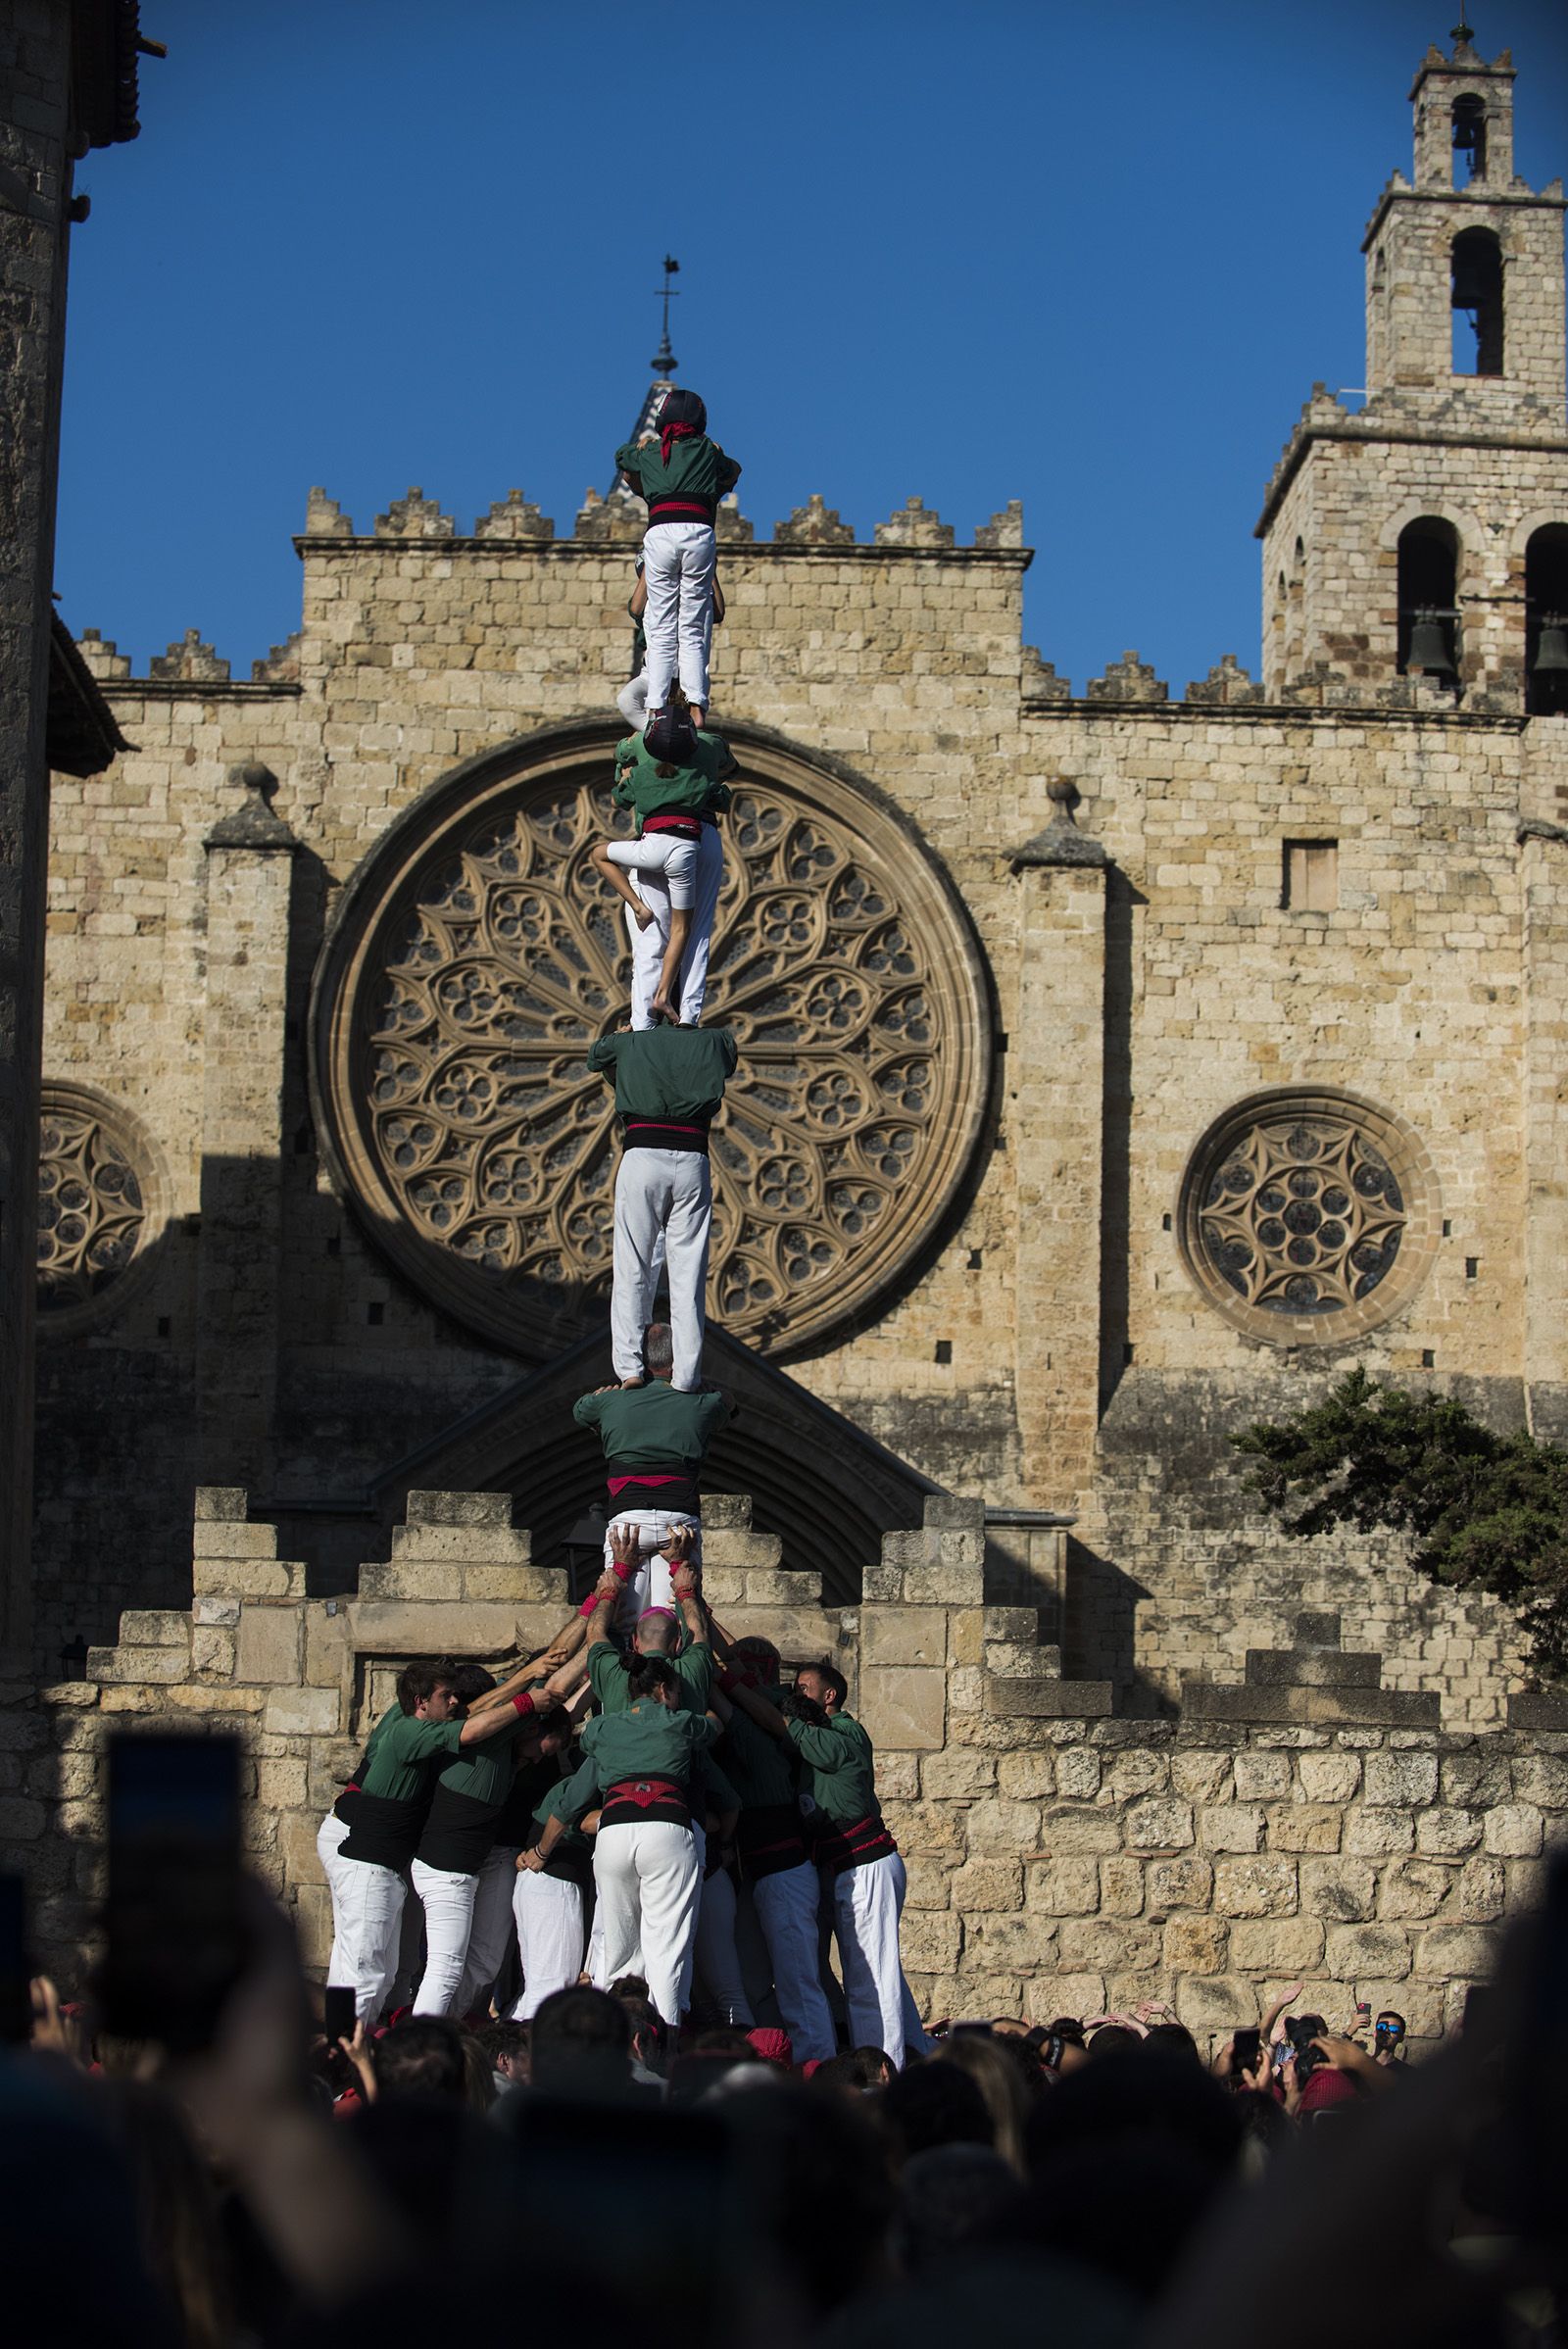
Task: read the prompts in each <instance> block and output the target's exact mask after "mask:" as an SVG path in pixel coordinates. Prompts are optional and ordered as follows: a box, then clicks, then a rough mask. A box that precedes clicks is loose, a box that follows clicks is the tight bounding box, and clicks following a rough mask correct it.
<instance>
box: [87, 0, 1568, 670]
mask: <svg viewBox="0 0 1568 2349" xmlns="http://www.w3.org/2000/svg"><path fill="white" fill-rule="evenodd" d="M1454 21H1455V10H1454V6H1453V0H1421V4H1419V5H1418V4H1416V0H1358V4H1357V0H1317V4H1316V5H1315V6H1305V5H1291V6H1287V5H1285V0H1180V4H1179V5H1178V4H1175V0H1161V4H1160V5H1157V6H1156V5H1154V0H1099V5H1098V6H1095V7H1075V8H1068V7H1065V6H1044V5H1024V4H1023V0H966V4H965V5H964V6H962V7H955V6H953V5H952V4H951V0H945V4H944V5H941V6H938V5H935V0H903V4H902V5H892V4H891V0H838V4H837V5H832V6H829V5H823V4H822V0H799V4H798V5H796V6H794V7H791V8H789V9H787V10H784V9H770V10H762V9H757V8H751V9H748V8H742V9H737V8H735V7H734V6H733V5H728V6H722V7H720V6H712V5H709V4H708V0H683V5H682V6H681V7H680V8H679V9H678V10H676V11H673V12H670V13H669V14H667V15H666V16H663V17H662V16H661V15H660V12H658V11H657V10H655V9H650V8H649V7H647V6H646V5H639V6H635V7H634V6H629V5H621V0H574V4H573V5H571V6H569V7H565V8H563V7H561V6H559V5H551V6H548V7H547V6H540V5H536V0H449V5H448V6H447V8H446V9H445V10H444V11H443V10H434V9H431V8H430V7H429V6H428V5H427V0H420V4H419V5H414V4H413V0H267V5H265V6H263V5H261V0H249V4H248V5H247V4H245V0H221V4H220V5H217V6H214V5H213V4H212V0H144V4H143V8H142V22H143V26H144V29H145V30H146V31H147V32H148V33H149V34H151V35H153V36H154V37H155V38H159V39H162V40H165V41H167V42H168V44H169V49H170V55H169V58H168V61H167V62H166V63H163V64H159V63H156V62H153V61H146V62H144V64H143V67H142V73H141V88H142V103H141V119H142V125H143V128H142V135H141V138H140V139H139V140H138V141H137V142H136V143H135V144H133V145H131V146H128V147H119V148H113V149H110V150H109V151H107V152H105V153H102V154H94V155H92V156H90V157H89V158H88V159H87V161H86V162H85V163H84V164H83V166H82V167H81V169H80V172H79V175H78V182H77V184H78V186H79V187H80V188H81V189H83V190H84V191H86V192H87V193H89V194H90V195H91V197H92V199H93V210H92V217H91V219H90V220H89V221H88V222H87V223H86V225H85V226H84V227H82V228H81V229H79V230H78V231H77V232H76V235H75V238H74V241H73V255H72V286H71V323H70V344H69V352H68V372H67V391H66V408H65V423H64V433H63V447H62V465H61V492H60V528H59V542H58V556H57V565H56V583H57V586H58V588H59V590H60V594H61V599H62V610H63V611H64V612H65V614H66V616H67V618H68V620H69V621H70V623H71V625H72V627H73V629H75V630H76V631H77V632H78V633H79V632H80V630H81V629H82V628H83V627H84V626H87V625H92V626H96V627H98V628H99V629H101V630H102V632H103V633H104V634H105V635H106V636H111V637H114V638H116V639H117V640H118V642H119V645H120V648H121V650H122V652H129V653H130V654H132V655H133V657H134V659H135V662H136V666H137V668H138V669H141V668H142V667H143V666H144V665H145V662H146V660H147V657H148V655H149V654H150V653H154V652H160V651H162V650H163V648H164V647H165V645H166V644H168V643H169V642H170V641H171V640H172V638H174V637H176V636H178V635H180V634H181V633H182V632H183V631H184V629H185V628H187V627H189V626H195V627H197V628H199V629H200V630H201V632H202V634H203V635H204V636H206V637H208V638H209V639H211V640H212V641H213V642H214V643H215V645H216V647H217V649H218V651H219V652H220V653H221V654H222V655H224V656H225V657H226V658H227V659H229V660H230V661H232V662H233V664H234V673H235V675H236V676H240V677H244V676H248V675H249V673H250V666H249V664H250V662H251V661H252V660H253V659H256V658H258V657H259V656H261V655H264V654H265V653H266V651H267V649H268V647H269V646H270V644H273V643H276V642H278V641H279V640H280V639H281V638H283V637H284V636H286V635H287V634H288V632H289V631H290V629H292V628H293V627H294V626H296V625H297V622H298V612H299V566H298V563H297V560H296V558H295V555H294V552H293V548H292V546H291V545H290V538H291V535H292V533H293V532H295V531H296V530H298V529H300V528H301V527H302V526H303V517H304V512H305V494H306V491H307V489H308V487H309V486H310V485H311V484H312V483H313V482H320V483H321V484H323V485H324V487H325V488H326V489H327V490H328V492H329V493H330V494H331V495H332V496H333V497H335V498H337V499H338V500H339V502H340V503H341V504H342V506H343V507H344V509H345V511H346V512H347V513H349V514H352V515H353V516H354V518H355V520H356V522H357V523H358V525H359V526H360V527H361V528H362V529H368V528H369V526H370V524H371V522H372V520H373V517H374V515H375V514H377V513H378V512H381V511H383V510H384V509H385V507H386V506H387V504H388V502H389V501H390V500H391V499H392V498H394V497H396V496H399V495H401V494H402V493H403V491H404V490H406V489H407V488H408V487H409V485H410V484H411V483H415V482H417V483H418V484H419V485H420V486H421V487H422V488H423V489H424V491H425V493H426V495H428V496H433V497H437V498H439V499H440V501H441V503H442V504H443V506H445V507H446V508H447V510H448V511H449V512H454V513H455V514H456V515H457V517H458V523H459V527H460V529H466V528H467V527H469V526H470V525H471V521H472V518H473V516H474V514H476V513H482V512H483V511H484V510H485V509H486V508H487V507H488V506H489V504H490V502H491V500H492V499H494V498H499V497H503V496H504V495H505V494H506V492H507V490H508V489H510V488H511V487H513V486H514V485H515V486H517V487H519V488H521V489H522V490H523V491H524V492H525V493H526V495H527V496H529V497H530V498H532V499H534V500H535V501H536V502H537V503H538V504H539V505H541V506H542V507H543V508H544V510H545V512H546V513H547V514H553V515H554V516H555V519H556V523H557V526H558V529H559V530H560V531H561V532H562V533H563V534H566V533H568V532H569V530H570V527H571V519H572V516H573V514H575V512H576V509H577V507H578V506H579V505H580V503H581V501H582V495H583V491H584V489H585V487H586V486H587V485H588V484H589V483H594V484H595V485H596V486H598V487H599V488H601V489H603V488H604V487H605V486H606V485H607V483H608V481H609V478H610V474H611V463H610V459H611V452H612V451H613V448H614V446H615V444H616V442H617V441H618V440H620V439H621V438H622V437H623V436H624V434H625V432H626V431H627V430H628V429H629V426H630V424H631V421H632V418H633V416H634V415H635V413H636V408H637V403H638V401H639V399H640V397H641V394H642V391H643V389H644V387H645V385H646V383H647V382H648V380H649V371H648V366H647V363H648V361H649V360H650V359H651V357H652V355H653V352H654V349H655V347H656V344H657V340H658V304H657V302H656V300H655V299H654V289H655V288H656V286H657V284H658V282H659V274H660V262H661V260H662V255H663V254H664V253H665V251H666V250H667V251H670V252H673V253H674V254H676V255H677V256H678V258H679V260H680V264H681V274H680V278H679V280H678V282H679V285H680V288H681V299H680V301H679V302H678V303H677V304H676V305H675V306H674V319H675V326H674V341H675V348H676V351H677V353H678V355H679V358H680V361H681V368H680V372H681V376H682V379H683V380H685V381H687V382H690V383H693V384H695V385H696V387H697V388H698V389H699V390H700V391H702V393H703V394H704V396H705V397H706V399H707V401H708V405H709V411H710V416H711V425H712V429H713V431H714V433H715V435H716V436H717V437H718V438H719V439H721V440H722V441H723V442H724V444H725V445H726V447H728V448H729V449H730V451H731V452H732V453H733V454H734V455H736V456H738V457H739V458H740V459H741V461H742V462H743V464H744V465H745V468H746V469H745V478H744V480H743V481H742V484H741V507H742V510H743V512H744V513H745V514H748V515H749V516H750V517H751V519H752V521H753V523H754V524H755V525H756V527H757V530H758V533H759V535H760V536H763V535H766V534H768V533H769V532H770V531H771V528H772V526H773V524H774V522H775V521H776V520H777V519H779V518H780V517H781V516H784V515H787V514H789V513H790V512H791V510H792V509H793V508H794V507H796V506H799V505H802V504H804V503H805V501H806V499H807V497H808V496H809V494H810V492H812V491H813V490H819V491H820V492H821V493H822V494H823V496H824V497H825V498H826V499H827V501H828V503H829V505H832V506H837V507H838V508H839V510H840V511H841V513H842V514H843V515H844V517H845V519H846V520H848V521H852V522H853V523H854V524H855V525H856V527H857V529H858V532H859V534H860V535H861V536H869V534H870V530H871V527H872V525H873V524H874V523H875V522H877V521H879V520H882V519H884V518H885V517H886V516H887V515H888V514H890V513H891V512H892V511H893V509H894V508H895V507H896V506H899V505H902V504H903V503H904V501H905V500H906V499H907V498H908V497H910V496H919V497H922V498H924V500H925V502H926V504H927V505H928V506H934V507H935V508H937V509H938V510H939V512H940V513H941V514H942V515H943V518H944V519H945V520H947V521H950V522H953V523H955V524H956V526H957V530H958V535H959V538H960V540H962V539H965V538H967V537H968V535H969V534H970V532H971V531H972V529H973V527H974V525H975V524H976V523H977V522H980V521H984V520H985V519H986V518H987V517H988V516H989V515H990V514H992V513H993V511H995V510H996V509H997V508H999V507H1001V506H1002V505H1003V504H1005V501H1006V500H1007V499H1008V498H1012V497H1021V498H1022V499H1023V501H1024V520H1025V531H1026V537H1027V539H1028V543H1029V544H1031V545H1032V546H1033V547H1034V548H1035V549H1036V550H1037V553H1036V558H1035V563H1034V568H1033V570H1032V571H1031V572H1030V574H1029V581H1028V588H1027V607H1026V627H1025V634H1026V636H1027V637H1028V638H1029V639H1030V640H1031V641H1033V642H1035V643H1037V644H1038V645H1039V646H1040V648H1041V651H1042V652H1043V654H1044V655H1045V657H1046V658H1047V659H1048V660H1051V661H1054V662H1055V663H1056V666H1057V668H1058V670H1060V671H1061V672H1062V673H1063V674H1065V675H1067V676H1070V677H1071V678H1072V679H1073V680H1074V682H1075V685H1076V687H1077V689H1078V690H1079V691H1080V692H1081V691H1082V690H1083V686H1084V684H1085V682H1086V681H1087V679H1088V678H1089V677H1090V676H1091V675H1094V674H1097V673H1098V672H1099V671H1100V670H1102V669H1103V667H1104V666H1105V664H1106V662H1107V661H1112V660H1114V659H1116V658H1117V657H1118V656H1119V655H1120V653H1121V652H1122V650H1123V649H1124V648H1125V647H1127V646H1136V647H1137V649H1138V650H1139V651H1140V653H1142V655H1143V656H1144V658H1145V659H1146V660H1151V661H1153V662H1154V664H1155V666H1156V667H1157V669H1158V671H1159V673H1160V675H1161V676H1163V677H1166V678H1168V679H1169V681H1170V684H1171V686H1172V688H1173V690H1174V691H1176V692H1177V693H1178V694H1179V693H1180V692H1181V691H1182V690H1183V688H1184V687H1185V686H1186V684H1187V682H1188V680H1189V679H1190V678H1193V677H1199V676H1201V675H1202V674H1203V673H1204V672H1205V670H1206V669H1207V668H1208V667H1209V666H1210V665H1211V664H1212V663H1213V662H1214V661H1217V660H1218V658H1219V657H1220V655H1221V654H1222V653H1224V652H1236V653H1239V654H1240V655H1241V657H1242V659H1243V661H1246V662H1247V663H1248V665H1249V666H1250V667H1253V668H1254V669H1255V667H1256V662H1257V640H1258V550H1257V547H1256V544H1255V542H1254V541H1253V539H1252V536H1251V530H1252V525H1253V523H1254V521H1255V520H1256V517H1257V513H1258V509H1259V506H1260V504H1261V499H1262V492H1263V486H1264V483H1265V481H1266V478H1267V476H1268V473H1269V471H1270V469H1271V467H1272V465H1273V464H1274V462H1275V459H1276V457H1277V456H1278V453H1279V449H1280V445H1281V443H1282V442H1283V440H1284V439H1285V438H1286V436H1287V434H1288V432H1289V429H1290V426H1291V424H1292V421H1293V419H1294V417H1295V416H1296V414H1297V411H1298V409H1299V405H1300V403H1301V401H1302V400H1303V399H1304V398H1305V396H1306V394H1307V392H1308V390H1309V388H1310V386H1311V384H1312V382H1313V380H1314V378H1322V379H1323V380H1325V381H1326V382H1327V383H1328V384H1329V385H1330V386H1331V388H1336V389H1337V388H1339V387H1341V386H1352V385H1359V384H1360V383H1361V382H1362V381H1363V372H1362V368H1363V312H1362V280H1361V267H1362V265H1361V259H1360V253H1359V244H1360V238H1361V234H1362V230H1363V228H1364V226H1365V223H1366V220H1367V218H1368V216H1369V214H1370V212H1371V208H1372V203H1373V200H1374V198H1375V196H1376V194H1377V191H1378V189H1379V188H1380V187H1381V185H1382V183H1383V181H1384V180H1385V179H1386V177H1387V176H1388V173H1389V172H1390V171H1391V170H1393V169H1395V168H1396V167H1397V168H1399V169H1402V170H1405V171H1408V169H1409V166H1410V113H1409V108H1408V106H1407V104H1406V92H1407V91H1408V89H1409V85H1410V81H1411V78H1412V76H1413V73H1414V70H1415V68H1416V66H1417V65H1418V63H1419V61H1420V58H1421V56H1422V54H1423V52H1424V50H1425V48H1426V46H1427V44H1428V42H1429V41H1431V40H1434V39H1436V40H1439V41H1445V40H1446V33H1447V29H1448V26H1449V24H1451V23H1452V22H1454ZM1473 21H1474V23H1475V24H1476V30H1477V45H1478V46H1479V47H1480V48H1481V50H1482V51H1483V52H1484V54H1485V55H1486V56H1488V57H1489V58H1490V57H1493V56H1495V54H1496V52H1497V51H1498V50H1499V49H1500V48H1502V47H1503V46H1504V45H1510V46H1511V47H1512V49H1513V52H1514V62H1515V64H1516V66H1517V67H1518V69H1519V75H1520V78H1519V82H1518V84H1517V99H1516V106H1517V116H1516V121H1517V129H1516V169H1517V170H1518V171H1519V172H1520V173H1521V174H1522V175H1523V176H1524V177H1525V178H1527V179H1528V180H1529V181H1530V182H1531V183H1532V185H1535V186H1538V187H1539V186H1540V185H1541V184H1542V183H1543V182H1544V181H1545V180H1547V179H1549V178H1552V177H1555V176H1557V175H1558V174H1561V173H1565V172H1568V9H1564V8H1563V7H1562V6H1561V5H1560V0H1507V4H1506V5H1497V4H1494V0H1478V4H1477V7H1476V10H1475V12H1474V17H1473Z"/></svg>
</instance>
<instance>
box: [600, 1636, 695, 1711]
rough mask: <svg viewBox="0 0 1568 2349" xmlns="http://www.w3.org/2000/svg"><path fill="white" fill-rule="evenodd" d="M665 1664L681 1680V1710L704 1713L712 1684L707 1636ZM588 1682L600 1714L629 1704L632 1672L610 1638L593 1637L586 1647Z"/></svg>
mask: <svg viewBox="0 0 1568 2349" xmlns="http://www.w3.org/2000/svg"><path fill="white" fill-rule="evenodd" d="M665 1661H666V1663H667V1664H668V1665H669V1667H670V1669H671V1670H672V1671H673V1673H674V1675H675V1678H676V1679H677V1680H678V1681H679V1683H680V1707H681V1711H682V1712H683V1713H706V1712H707V1710H708V1692H709V1690H710V1688H711V1687H712V1685H713V1651H712V1649H711V1647H710V1646H709V1644H708V1641H707V1640H706V1639H699V1640H695V1641H694V1642H693V1644H692V1645H691V1646H690V1647H685V1648H682V1650H681V1652H680V1654H679V1655H678V1656H667V1657H666V1658H665ZM588 1685H589V1687H590V1688H592V1689H593V1692H594V1698H595V1701H596V1702H597V1704H598V1706H599V1709H600V1711H601V1712H602V1713H624V1712H626V1711H628V1710H629V1708H630V1705H631V1674H630V1673H629V1672H627V1671H626V1670H625V1669H624V1667H623V1666H622V1664H621V1661H620V1652H619V1650H618V1649H617V1648H616V1647H615V1646H614V1645H613V1643H612V1641H610V1640H609V1639H596V1640H595V1641H594V1643H593V1645H592V1647H591V1648H590V1649H589V1650H588Z"/></svg>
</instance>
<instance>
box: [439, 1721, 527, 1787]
mask: <svg viewBox="0 0 1568 2349" xmlns="http://www.w3.org/2000/svg"><path fill="white" fill-rule="evenodd" d="M530 1726H533V1724H532V1722H531V1717H530V1716H528V1715H525V1714H522V1713H518V1712H516V1711H515V1709H514V1708H513V1707H512V1706H511V1705H508V1706H507V1708H506V1720H505V1721H504V1723H503V1724H502V1726H501V1727H500V1728H499V1729H498V1730H497V1731H496V1733H495V1736H494V1737H486V1738H484V1739H483V1741H482V1742H481V1743H480V1744H478V1745H465V1746H464V1747H463V1749H462V1751H461V1752H460V1753H458V1754H456V1755H454V1757H453V1759H452V1760H451V1761H450V1762H448V1763H447V1765H446V1767H445V1769H444V1770H442V1772H441V1774H440V1776H439V1778H438V1779H437V1781H436V1784H437V1785H438V1786H444V1787H445V1788H446V1790H447V1792H448V1793H449V1794H462V1795H464V1796H466V1799H467V1800H468V1801H469V1802H493V1803H498V1804H499V1803H503V1802H505V1801H506V1799H507V1796H508V1794H509V1793H510V1791H511V1788H512V1776H513V1768H514V1759H515V1757H514V1755H513V1751H512V1749H513V1746H514V1745H515V1743H516V1741H517V1739H518V1738H519V1737H521V1735H522V1733H523V1731H524V1730H525V1729H526V1728H529V1727H530Z"/></svg>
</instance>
